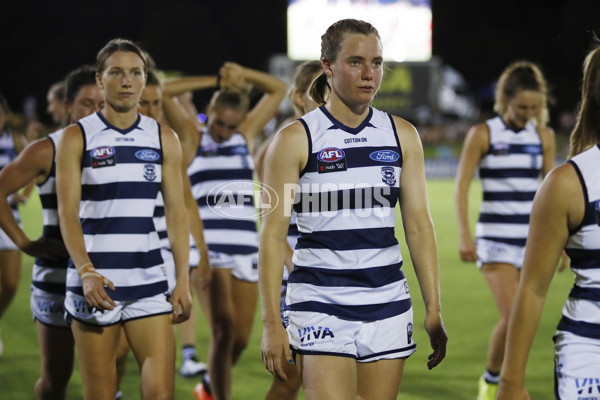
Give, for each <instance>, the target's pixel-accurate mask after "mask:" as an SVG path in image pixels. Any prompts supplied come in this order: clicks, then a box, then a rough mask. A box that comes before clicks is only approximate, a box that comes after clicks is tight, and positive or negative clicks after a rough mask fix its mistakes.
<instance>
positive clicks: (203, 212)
mask: <svg viewBox="0 0 600 400" xmlns="http://www.w3.org/2000/svg"><path fill="white" fill-rule="evenodd" d="M187 172H188V176H189V177H190V182H191V185H192V193H193V195H194V198H195V199H196V202H197V203H198V208H199V210H200V218H202V224H203V225H204V239H205V241H206V244H207V246H208V250H209V251H215V252H219V253H225V254H252V253H256V252H257V251H258V232H257V227H256V221H257V211H256V207H255V205H254V181H253V173H254V162H253V161H252V157H251V156H250V153H249V152H248V147H247V146H246V139H245V138H244V136H242V135H241V134H240V133H236V134H234V135H233V136H232V137H231V138H230V139H229V140H228V141H226V142H223V143H216V142H215V141H214V140H213V138H212V137H211V136H210V133H209V132H208V130H207V129H204V130H203V131H202V138H201V141H200V146H198V151H197V153H196V156H195V157H194V160H192V162H191V164H190V165H189V167H188V169H187Z"/></svg>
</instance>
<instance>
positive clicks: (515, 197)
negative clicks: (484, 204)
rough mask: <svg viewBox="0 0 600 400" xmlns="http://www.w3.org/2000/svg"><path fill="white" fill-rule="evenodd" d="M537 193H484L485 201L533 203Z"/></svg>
mask: <svg viewBox="0 0 600 400" xmlns="http://www.w3.org/2000/svg"><path fill="white" fill-rule="evenodd" d="M534 197H535V192H483V201H533V198H534Z"/></svg>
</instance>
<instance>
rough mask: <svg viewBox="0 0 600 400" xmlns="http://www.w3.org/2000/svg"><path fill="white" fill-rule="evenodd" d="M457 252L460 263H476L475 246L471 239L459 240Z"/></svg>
mask: <svg viewBox="0 0 600 400" xmlns="http://www.w3.org/2000/svg"><path fill="white" fill-rule="evenodd" d="M458 251H459V253H460V259H461V260H462V261H465V262H476V261H477V246H476V245H475V241H474V240H473V239H471V238H468V239H461V241H460V245H459V248H458Z"/></svg>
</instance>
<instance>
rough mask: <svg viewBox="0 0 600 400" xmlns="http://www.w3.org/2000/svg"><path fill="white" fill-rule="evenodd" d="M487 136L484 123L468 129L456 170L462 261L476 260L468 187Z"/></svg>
mask: <svg viewBox="0 0 600 400" xmlns="http://www.w3.org/2000/svg"><path fill="white" fill-rule="evenodd" d="M489 136H490V135H489V132H488V128H487V125H486V124H478V125H475V126H474V127H472V128H471V129H470V130H469V132H468V133H467V136H466V137H465V142H464V144H463V148H462V151H461V154H460V161H459V163H458V170H457V171H456V181H455V188H454V205H455V207H456V217H457V218H458V235H459V240H460V246H459V253H460V259H461V260H463V261H469V262H475V261H477V249H476V248H475V241H474V240H473V236H472V235H471V228H470V225H469V187H470V186H471V182H472V181H473V175H474V174H475V169H476V168H477V164H478V163H479V160H480V159H481V157H482V156H483V155H484V154H485V152H486V151H487V148H488V147H489V141H490V139H489Z"/></svg>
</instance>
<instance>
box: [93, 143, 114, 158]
mask: <svg viewBox="0 0 600 400" xmlns="http://www.w3.org/2000/svg"><path fill="white" fill-rule="evenodd" d="M90 153H91V154H90V155H91V156H92V158H95V159H96V160H104V159H106V158H109V157H112V156H113V155H114V154H115V149H114V147H110V146H100V147H96V148H95V149H92V150H91V151H90Z"/></svg>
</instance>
